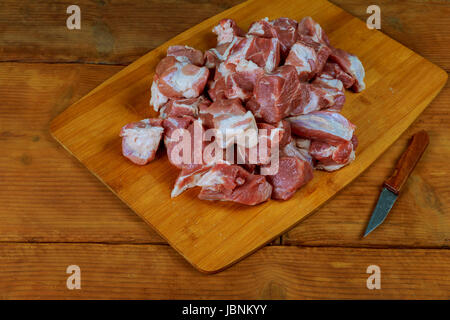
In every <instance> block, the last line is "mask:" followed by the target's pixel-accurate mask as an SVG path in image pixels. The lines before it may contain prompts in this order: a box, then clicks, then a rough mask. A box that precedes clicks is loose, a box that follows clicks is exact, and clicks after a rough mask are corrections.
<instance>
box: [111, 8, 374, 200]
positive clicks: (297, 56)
mask: <svg viewBox="0 0 450 320" xmlns="http://www.w3.org/2000/svg"><path fill="white" fill-rule="evenodd" d="M213 32H214V33H215V34H217V46H216V47H215V48H212V49H209V50H208V51H206V52H205V53H203V52H201V51H199V50H196V49H194V48H191V47H188V46H181V45H180V46H172V47H169V49H168V50H167V57H165V58H164V59H162V60H161V61H160V62H159V64H158V65H157V67H156V72H155V75H154V79H153V84H152V86H151V100H150V105H151V106H153V108H154V110H155V111H157V112H159V118H153V119H144V120H142V121H139V122H134V123H130V124H127V125H126V126H124V127H123V128H122V131H121V134H120V135H121V136H122V138H123V140H122V152H123V155H124V156H125V157H127V158H128V159H130V160H131V161H132V162H134V163H136V164H139V165H145V164H147V163H148V162H150V161H152V160H153V159H154V158H155V154H156V151H157V149H158V148H159V145H160V141H161V140H163V141H164V145H165V148H166V150H167V155H168V158H169V161H170V162H171V164H173V165H174V166H175V167H177V168H179V169H180V170H181V171H180V174H179V176H178V178H177V180H176V181H175V185H174V188H173V191H172V197H176V196H178V195H179V194H181V193H182V192H183V191H185V190H187V189H189V188H193V187H201V191H200V194H199V196H198V197H199V198H200V199H204V200H222V201H234V202H238V203H242V204H247V205H255V204H258V203H261V202H264V201H266V200H268V199H269V198H272V199H279V200H287V199H290V198H291V197H292V196H293V195H294V193H295V192H296V191H297V190H298V189H299V188H301V187H302V186H304V185H305V184H306V183H308V182H309V181H310V180H311V179H312V178H313V170H314V169H319V170H326V171H334V170H338V169H340V168H342V167H343V166H345V165H347V164H349V163H350V162H352V161H353V160H354V159H355V149H356V147H357V139H356V136H355V135H354V130H355V126H354V125H353V124H352V123H351V122H350V121H348V120H347V119H346V118H345V117H344V116H342V115H341V114H340V113H339V111H340V110H341V109H342V107H343V105H344V102H345V95H344V90H345V89H350V90H352V91H354V92H360V91H362V90H364V88H365V84H364V68H363V66H362V64H361V62H360V61H359V59H358V58H357V57H356V56H354V55H352V54H350V53H348V52H346V51H344V50H342V49H337V48H335V47H333V46H332V45H331V44H330V42H329V40H328V37H327V35H326V34H325V32H324V31H323V30H322V28H321V26H320V25H319V24H318V23H316V22H315V21H314V20H313V19H312V18H310V17H306V18H304V19H302V20H301V21H300V22H297V21H295V20H292V19H289V18H279V19H276V20H273V21H269V20H268V19H267V18H265V19H262V20H260V21H256V22H254V23H253V24H252V25H251V26H250V29H249V30H248V32H247V33H245V32H244V31H243V30H241V29H240V28H239V27H238V26H237V24H236V22H235V21H234V20H231V19H224V20H222V21H220V23H219V24H218V25H217V26H216V27H215V28H214V29H213ZM349 36H350V35H349ZM179 129H184V131H185V132H187V133H188V134H189V135H187V136H186V137H189V139H191V140H189V142H188V146H189V148H188V149H186V148H185V149H182V150H181V151H180V150H178V149H177V148H179V145H178V142H179V141H180V139H181V138H180V137H179V134H178V133H179ZM210 129H213V130H214V132H217V133H225V132H227V133H228V134H227V135H225V138H224V137H223V135H217V136H215V137H213V138H209V139H208V138H207V137H205V135H206V134H207V132H208V131H210ZM252 132H253V133H255V134H256V140H255V139H252V136H251V133H252ZM248 133H250V134H249V135H248V137H250V138H249V139H248V140H249V142H248V141H247V142H248V143H247V144H246V145H245V146H243V145H242V144H239V146H237V143H236V141H237V140H236V139H239V138H240V136H242V135H246V134H248ZM254 138H255V137H254ZM183 139H185V137H184V136H183ZM262 141H264V143H266V144H267V145H268V146H269V147H268V148H269V149H267V148H266V149H267V150H269V151H267V150H266V151H267V153H268V154H269V157H263V156H260V154H259V153H258V156H257V157H256V159H255V158H253V161H249V159H250V156H249V154H250V151H251V150H257V151H260V149H263V147H262ZM211 146H212V147H211ZM191 147H192V148H191ZM208 148H210V149H211V148H212V149H211V150H215V151H213V152H212V153H211V154H213V155H216V156H215V157H214V156H213V157H205V156H204V155H205V151H207V149H208ZM186 150H188V151H186ZM211 150H209V151H211ZM218 150H219V151H221V152H220V153H221V155H220V156H219V157H217V154H218V153H219V152H218ZM222 151H223V152H222ZM274 155H276V157H274ZM238 158H239V160H237V159H238ZM180 159H181V160H180ZM275 162H276V163H275ZM273 164H275V165H274V166H273V167H275V168H276V170H275V171H274V170H272V171H271V170H268V168H269V167H271V166H272V165H273Z"/></svg>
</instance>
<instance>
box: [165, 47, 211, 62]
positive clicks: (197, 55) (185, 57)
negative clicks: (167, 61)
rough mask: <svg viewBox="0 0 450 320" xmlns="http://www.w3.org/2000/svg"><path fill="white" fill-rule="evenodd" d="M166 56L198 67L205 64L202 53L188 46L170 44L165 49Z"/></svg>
mask: <svg viewBox="0 0 450 320" xmlns="http://www.w3.org/2000/svg"><path fill="white" fill-rule="evenodd" d="M167 56H168V57H170V56H172V57H175V58H176V59H177V60H178V61H180V62H188V63H191V64H194V65H196V66H198V67H202V66H203V65H204V64H205V59H204V57H203V53H202V52H201V51H200V50H197V49H194V48H192V47H189V46H171V47H169V49H167Z"/></svg>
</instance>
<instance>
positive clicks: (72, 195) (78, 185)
mask: <svg viewBox="0 0 450 320" xmlns="http://www.w3.org/2000/svg"><path fill="white" fill-rule="evenodd" d="M121 68H122V67H114V66H94V65H73V64H67V65H60V64H23V63H21V64H16V63H3V64H1V68H0V106H1V107H0V141H1V145H2V152H0V203H1V204H2V205H1V206H0V241H30V242H35V241H39V242H49V241H50V242H51V241H55V242H119V243H120V242H129V243H161V242H163V240H162V239H161V238H160V237H159V236H158V235H157V234H156V233H155V232H154V231H153V230H152V229H150V228H148V227H147V226H146V225H145V224H144V223H143V222H142V221H141V220H140V219H139V218H138V217H137V216H136V215H135V214H134V213H133V212H132V211H131V210H130V209H128V208H127V207H126V206H125V205H124V204H123V203H122V202H121V201H120V200H118V199H117V198H116V197H115V196H114V195H113V194H111V192H109V191H108V190H107V189H106V188H105V187H104V186H103V185H102V184H101V183H99V182H98V180H97V179H96V178H95V177H93V176H92V175H91V174H90V173H89V172H88V171H87V170H86V169H85V168H84V167H83V166H82V165H81V164H80V163H79V162H78V161H76V160H75V159H73V158H72V157H71V156H70V155H69V154H67V152H66V151H65V150H64V149H63V148H62V147H61V146H60V145H59V144H57V143H56V142H55V141H54V139H53V138H52V137H51V136H50V132H49V128H48V126H49V122H50V119H52V118H53V117H55V115H56V114H58V113H59V112H61V110H64V109H65V108H66V107H67V106H69V105H70V104H72V103H73V102H75V101H77V100H79V99H80V98H81V97H82V96H83V95H85V94H86V93H87V92H89V91H90V90H92V89H93V88H94V87H95V86H96V85H98V84H99V83H100V82H102V81H104V80H105V79H107V78H108V77H110V76H111V75H113V74H114V73H116V72H117V71H119V70H120V69H121Z"/></svg>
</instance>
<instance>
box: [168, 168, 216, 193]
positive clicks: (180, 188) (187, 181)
mask: <svg viewBox="0 0 450 320" xmlns="http://www.w3.org/2000/svg"><path fill="white" fill-rule="evenodd" d="M213 165H214V164H213V163H210V164H207V165H190V166H189V165H187V166H185V167H183V169H182V170H181V171H180V174H179V175H178V178H177V180H176V181H175V185H174V187H173V189H172V193H171V195H170V196H171V197H172V198H175V197H177V196H179V195H180V194H182V193H183V192H184V191H186V190H187V189H190V188H193V187H196V186H197V182H198V181H199V180H200V179H201V177H203V175H204V174H205V173H206V172H208V170H209V169H211V168H212V167H213Z"/></svg>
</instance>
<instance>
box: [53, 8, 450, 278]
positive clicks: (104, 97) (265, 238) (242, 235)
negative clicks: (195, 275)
mask: <svg viewBox="0 0 450 320" xmlns="http://www.w3.org/2000/svg"><path fill="white" fill-rule="evenodd" d="M266 15H270V17H283V16H290V17H292V18H294V19H297V20H300V19H301V18H302V17H303V16H313V17H314V18H315V19H316V20H317V21H318V22H320V23H321V25H322V27H323V28H324V29H325V30H329V32H328V37H329V39H330V42H331V43H333V44H338V45H339V47H341V48H344V49H346V50H349V51H351V52H352V53H353V54H356V55H357V56H358V57H359V58H360V59H361V61H363V63H364V66H365V70H366V76H365V79H364V81H365V82H366V89H365V91H364V92H363V93H360V94H355V93H351V92H346V104H345V108H344V109H343V110H342V113H343V115H345V116H346V117H347V118H348V119H349V120H350V121H351V122H352V123H354V124H356V126H357V131H356V134H357V135H358V141H359V142H358V150H357V157H356V160H355V161H354V162H353V163H352V164H351V165H349V166H346V167H345V168H342V169H341V170H338V171H336V172H333V173H324V172H321V171H316V172H315V173H314V179H313V180H312V181H311V182H310V183H308V184H307V185H306V186H304V187H303V188H301V190H299V191H298V192H297V193H296V194H295V195H294V196H293V198H292V199H291V200H290V201H268V202H265V203H264V204H260V205H258V206H251V207H249V206H243V205H239V204H236V203H229V202H228V203H223V202H222V203H219V202H215V203H213V202H209V201H201V200H199V199H198V198H197V193H198V190H189V191H188V192H185V193H184V194H183V195H181V196H179V197H177V198H176V199H171V197H170V193H169V190H171V189H172V187H173V181H174V180H175V179H176V176H177V174H178V172H177V171H176V170H174V169H173V167H172V166H171V165H170V164H169V162H168V160H167V157H165V156H161V157H158V159H157V160H155V161H153V162H152V163H150V164H148V165H147V166H145V167H139V166H136V165H133V164H132V163H130V161H128V160H127V159H126V158H124V157H121V156H120V139H119V137H118V136H117V133H118V132H119V131H120V128H121V127H122V126H123V124H124V123H130V122H133V121H138V120H140V119H143V118H148V117H154V116H155V113H154V112H151V110H150V108H149V106H148V101H149V100H150V93H149V87H150V86H151V81H152V77H153V72H154V70H155V68H156V65H157V63H158V62H159V61H160V60H161V58H162V57H164V56H165V54H166V51H167V48H168V47H169V46H170V45H177V44H179V43H183V44H186V45H189V46H192V47H195V48H199V49H201V50H206V49H208V48H210V47H212V46H213V45H214V44H215V42H216V39H215V36H214V35H213V34H212V32H211V30H212V28H213V27H214V26H215V25H217V23H219V21H220V20H221V19H224V18H228V17H231V18H233V19H235V21H236V22H237V23H238V24H239V25H240V26H241V27H242V28H244V30H247V29H248V27H249V25H250V24H251V23H252V22H253V21H255V20H257V19H260V18H261V17H264V16H266ZM352 32H353V33H354V36H353V37H349V36H348V35H349V34H351V33H352ZM446 80H447V73H446V72H445V71H444V70H442V69H441V68H439V67H437V66H436V65H433V64H432V63H430V62H429V61H427V60H425V59H424V58H423V57H421V56H419V55H417V54H416V53H414V52H412V51H411V50H410V49H408V48H406V47H404V46H402V45H400V44H399V43H398V42H396V41H395V40H392V39H391V38H389V37H387V36H386V35H384V34H383V33H381V32H378V31H376V30H369V29H367V27H366V24H365V23H364V22H362V21H360V20H359V19H357V18H355V17H353V16H351V15H349V14H348V13H346V12H344V11H343V10H342V9H340V8H338V7H336V6H334V5H332V4H331V3H329V2H327V1H324V0H316V1H314V2H310V1H308V0H296V1H293V0H286V1H283V0H279V1H277V2H272V1H271V0H252V1H248V2H246V3H243V4H242V5H238V6H236V7H233V8H232V9H230V10H227V11H225V12H222V13H220V14H219V15H216V16H214V17H213V18H211V19H208V20H206V21H204V22H202V23H200V24H198V25H197V26H195V27H193V28H190V29H189V30H187V31H186V32H183V33H182V34H180V35H178V36H177V37H175V38H172V39H171V40H170V41H168V42H166V43H165V44H164V45H162V46H160V47H158V48H157V49H155V50H153V51H151V52H149V53H148V54H146V55H144V56H143V57H141V58H140V59H139V60H137V61H135V62H134V63H133V64H131V65H130V66H129V67H127V68H125V69H124V70H122V71H121V72H119V73H117V74H116V75H114V76H113V77H111V78H110V79H109V80H108V81H106V82H104V83H102V84H101V85H100V86H99V87H97V88H96V89H95V90H94V92H91V93H89V94H88V95H87V96H86V97H85V98H83V99H82V100H80V101H79V102H77V103H75V104H73V105H72V106H70V107H69V108H67V109H66V110H64V112H62V113H61V114H60V115H58V116H57V117H56V118H55V119H54V120H52V122H51V126H50V131H51V133H52V136H53V137H54V138H55V139H56V140H58V141H59V142H60V143H61V144H62V145H63V146H64V147H65V148H66V149H67V150H68V151H69V152H70V153H71V154H73V155H74V156H75V157H76V158H77V159H78V160H80V161H81V162H82V163H83V164H84V165H85V166H86V168H88V169H89V171H91V172H92V173H93V174H94V175H95V176H97V177H98V178H99V179H100V180H101V181H102V182H104V183H105V185H107V186H108V188H109V189H111V191H113V192H114V193H115V194H116V195H117V196H118V197H119V198H120V199H122V201H124V202H125V203H126V204H127V205H128V206H129V207H130V208H132V209H133V210H134V211H135V212H136V214H138V215H139V216H140V217H141V218H142V219H143V220H144V221H145V222H147V223H148V224H149V225H150V226H151V227H153V228H154V229H155V230H156V231H157V232H158V233H159V234H160V235H161V236H162V237H163V238H164V239H166V240H167V241H168V242H169V243H170V245H171V246H172V247H173V248H175V250H177V251H178V252H179V253H180V254H181V255H182V256H184V257H185V258H186V260H188V261H189V262H190V263H191V264H192V265H193V266H194V267H195V268H197V269H199V270H200V271H202V272H208V273H213V272H218V271H221V270H224V269H225V268H227V267H229V266H230V265H232V264H234V263H235V262H237V261H239V260H241V259H242V258H243V257H245V256H248V255H249V254H250V253H252V252H254V251H255V250H257V249H259V248H260V247H261V246H263V245H265V244H267V243H269V242H271V241H272V240H273V239H275V238H276V237H279V236H280V235H282V234H283V233H285V232H286V231H287V230H289V229H291V228H292V227H293V226H294V225H295V224H297V223H298V222H299V221H301V220H302V219H304V218H305V217H307V216H308V215H310V214H311V213H313V212H314V211H315V210H316V209H317V208H319V207H320V206H322V205H323V204H324V203H325V202H326V201H328V200H329V199H330V198H331V197H333V196H335V195H336V193H337V192H338V191H340V190H341V189H343V188H344V187H345V186H346V185H347V184H349V183H350V182H351V181H353V180H354V179H355V178H356V177H358V176H359V175H360V174H361V173H362V172H363V171H364V170H365V169H367V167H368V166H370V165H371V164H372V163H373V162H374V161H375V160H376V159H377V158H378V157H379V156H380V155H381V154H382V153H383V152H384V151H385V150H386V149H387V148H388V147H389V146H390V145H391V144H392V143H393V142H395V140H397V138H398V137H399V136H400V135H401V134H402V133H403V132H404V131H405V130H406V129H407V128H408V127H409V126H410V125H411V123H412V122H413V121H414V120H415V119H416V118H417V116H418V115H419V114H420V113H421V112H422V111H423V110H424V109H425V107H426V106H427V105H428V104H429V103H430V102H431V100H432V99H433V98H434V97H435V96H436V95H437V94H438V92H439V91H440V90H441V88H442V87H443V86H444V84H445V82H446ZM380 114H385V115H386V116H385V117H380Z"/></svg>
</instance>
